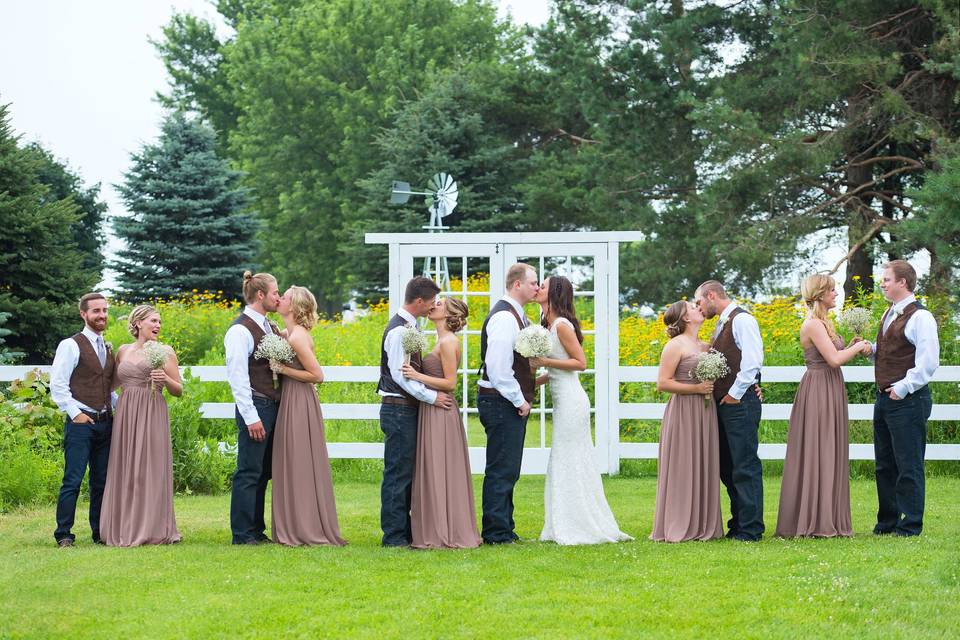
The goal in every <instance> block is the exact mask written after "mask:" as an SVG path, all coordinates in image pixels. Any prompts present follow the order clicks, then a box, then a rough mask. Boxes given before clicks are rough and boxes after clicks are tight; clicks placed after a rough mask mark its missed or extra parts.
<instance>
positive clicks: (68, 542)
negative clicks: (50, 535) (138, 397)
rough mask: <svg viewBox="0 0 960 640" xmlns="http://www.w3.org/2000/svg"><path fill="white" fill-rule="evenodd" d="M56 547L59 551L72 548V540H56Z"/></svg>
mask: <svg viewBox="0 0 960 640" xmlns="http://www.w3.org/2000/svg"><path fill="white" fill-rule="evenodd" d="M57 546H58V547H60V548H61V549H66V548H67V547H72V546H73V540H71V539H70V538H61V539H60V540H57Z"/></svg>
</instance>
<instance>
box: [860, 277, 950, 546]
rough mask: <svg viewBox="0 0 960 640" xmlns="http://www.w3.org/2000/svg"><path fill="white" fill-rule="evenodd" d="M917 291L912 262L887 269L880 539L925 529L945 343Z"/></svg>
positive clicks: (877, 431)
mask: <svg viewBox="0 0 960 640" xmlns="http://www.w3.org/2000/svg"><path fill="white" fill-rule="evenodd" d="M916 286H917V272H916V271H915V270H914V268H913V267H912V266H911V265H910V263H909V262H906V261H904V260H894V261H892V262H888V263H887V264H885V265H883V275H882V280H881V282H880V289H881V291H883V296H884V297H885V298H886V299H887V300H888V301H890V303H891V305H890V308H889V309H887V311H886V313H884V314H883V321H882V322H881V323H880V329H879V330H878V331H877V341H876V343H875V344H872V345H871V347H872V349H873V353H872V358H873V359H874V363H875V368H874V376H875V379H876V383H877V401H876V403H875V404H874V407H873V452H874V458H875V459H876V476H877V498H878V501H879V503H880V506H879V509H878V510H877V524H876V526H875V527H874V528H873V532H874V533H875V534H877V535H883V534H887V533H893V534H896V535H898V536H917V535H920V532H921V531H922V530H923V507H924V498H925V484H924V467H923V458H924V451H925V449H926V445H927V419H928V418H929V417H930V411H931V410H932V409H933V401H932V400H931V399H930V388H929V387H928V386H927V383H929V382H930V379H931V378H932V377H933V373H934V372H935V371H936V370H937V367H938V366H940V341H939V338H938V336H937V322H936V320H934V318H933V314H931V313H930V312H929V311H927V310H926V309H925V308H924V307H923V305H922V304H920V303H919V302H918V301H917V299H916V297H915V296H914V294H913V291H914V289H915V288H916Z"/></svg>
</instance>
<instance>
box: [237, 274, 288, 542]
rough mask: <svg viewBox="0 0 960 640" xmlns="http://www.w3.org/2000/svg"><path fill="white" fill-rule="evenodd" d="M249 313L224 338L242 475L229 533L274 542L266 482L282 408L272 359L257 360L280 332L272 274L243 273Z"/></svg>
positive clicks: (239, 474) (240, 538)
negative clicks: (273, 318) (260, 347)
mask: <svg viewBox="0 0 960 640" xmlns="http://www.w3.org/2000/svg"><path fill="white" fill-rule="evenodd" d="M243 297H244V300H246V302H247V306H246V308H244V310H243V313H241V314H240V315H239V316H238V317H237V319H236V320H234V321H233V324H232V325H231V326H230V328H229V329H228V330H227V333H226V335H225V336H224V338H223V346H224V351H225V353H226V360H227V380H228V382H229V383H230V390H231V391H232V392H233V399H234V402H236V405H237V408H236V421H237V470H236V471H235V472H234V474H233V490H232V492H231V495H230V531H231V534H232V541H233V544H261V543H269V542H271V540H270V538H269V537H267V534H266V533H265V531H266V528H267V527H266V523H265V522H264V519H263V511H264V501H265V499H266V494H267V483H268V482H269V481H270V476H271V464H270V463H271V459H272V456H273V427H274V425H275V424H276V422H277V410H278V409H279V407H280V387H279V384H280V382H279V381H278V383H277V384H278V386H277V387H274V382H273V372H272V371H271V370H270V362H269V361H268V360H259V359H257V358H254V357H253V354H254V353H255V352H256V350H257V346H258V345H259V344H260V341H261V340H263V338H264V336H266V335H267V334H268V333H279V329H277V325H275V324H274V323H273V322H271V321H270V320H269V319H267V313H268V312H271V311H276V310H277V305H278V304H279V303H280V291H279V289H278V288H277V280H276V278H274V277H273V276H272V275H270V274H269V273H258V274H256V275H252V274H251V273H250V272H249V271H246V272H244V274H243Z"/></svg>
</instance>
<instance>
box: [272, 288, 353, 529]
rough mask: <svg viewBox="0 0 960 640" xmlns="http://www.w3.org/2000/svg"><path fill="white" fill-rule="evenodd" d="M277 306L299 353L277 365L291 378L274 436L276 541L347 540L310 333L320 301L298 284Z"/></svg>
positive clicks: (320, 376) (286, 384)
mask: <svg viewBox="0 0 960 640" xmlns="http://www.w3.org/2000/svg"><path fill="white" fill-rule="evenodd" d="M277 311H278V312H279V313H280V315H281V316H282V317H283V323H284V326H285V327H286V331H285V333H286V336H285V337H286V338H287V341H289V342H290V346H292V347H293V350H294V351H295V352H296V354H297V357H296V359H295V360H294V361H293V362H292V363H290V364H287V365H283V364H273V365H272V367H273V369H274V371H276V372H277V373H278V374H281V375H283V376H285V377H286V380H284V381H283V394H282V395H281V396H280V408H279V410H278V411H277V425H276V427H275V429H274V436H273V459H272V465H273V494H272V496H273V497H272V515H273V517H272V518H271V521H272V527H273V540H274V541H275V542H279V543H280V544H285V545H290V546H299V545H307V544H329V545H344V544H347V541H346V540H344V539H343V538H341V537H340V524H339V523H338V522H337V504H336V501H335V499H334V495H333V479H332V478H331V476H330V459H329V457H328V456H327V440H326V436H325V435H324V430H323V414H322V413H321V412H320V401H319V400H318V399H317V390H316V387H315V386H314V385H316V384H320V383H321V382H323V370H321V369H320V364H319V363H318V362H317V357H316V355H314V352H313V336H311V335H310V329H311V328H313V325H315V324H316V322H317V301H316V299H314V297H313V294H312V293H310V291H309V290H307V289H305V288H304V287H296V286H294V287H290V288H289V289H287V291H286V293H284V294H283V297H282V298H281V299H280V305H279V306H278V307H277Z"/></svg>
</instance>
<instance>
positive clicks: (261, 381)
mask: <svg viewBox="0 0 960 640" xmlns="http://www.w3.org/2000/svg"><path fill="white" fill-rule="evenodd" d="M267 322H270V321H269V320H267ZM233 324H241V325H243V326H244V327H246V328H247V331H249V332H250V335H252V336H253V351H251V352H250V356H249V357H248V358H247V372H248V375H249V376H250V388H251V389H253V390H254V391H256V392H257V393H259V394H261V395H264V396H267V397H268V398H270V399H271V400H273V401H274V402H280V389H281V388H282V386H283V376H277V385H278V386H277V388H276V389H274V388H273V372H272V371H271V370H270V361H269V360H260V359H258V358H254V357H253V354H254V353H256V352H257V347H259V346H260V341H261V340H263V337H264V336H265V335H267V334H266V332H264V330H263V327H261V326H260V325H258V324H257V323H256V322H254V321H253V319H252V318H251V317H250V316H248V315H247V314H245V313H241V314H240V316H239V317H238V318H237V319H236V320H234V321H233ZM270 328H271V329H273V332H274V333H280V331H279V330H278V329H277V325H275V324H273V323H272V322H270Z"/></svg>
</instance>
